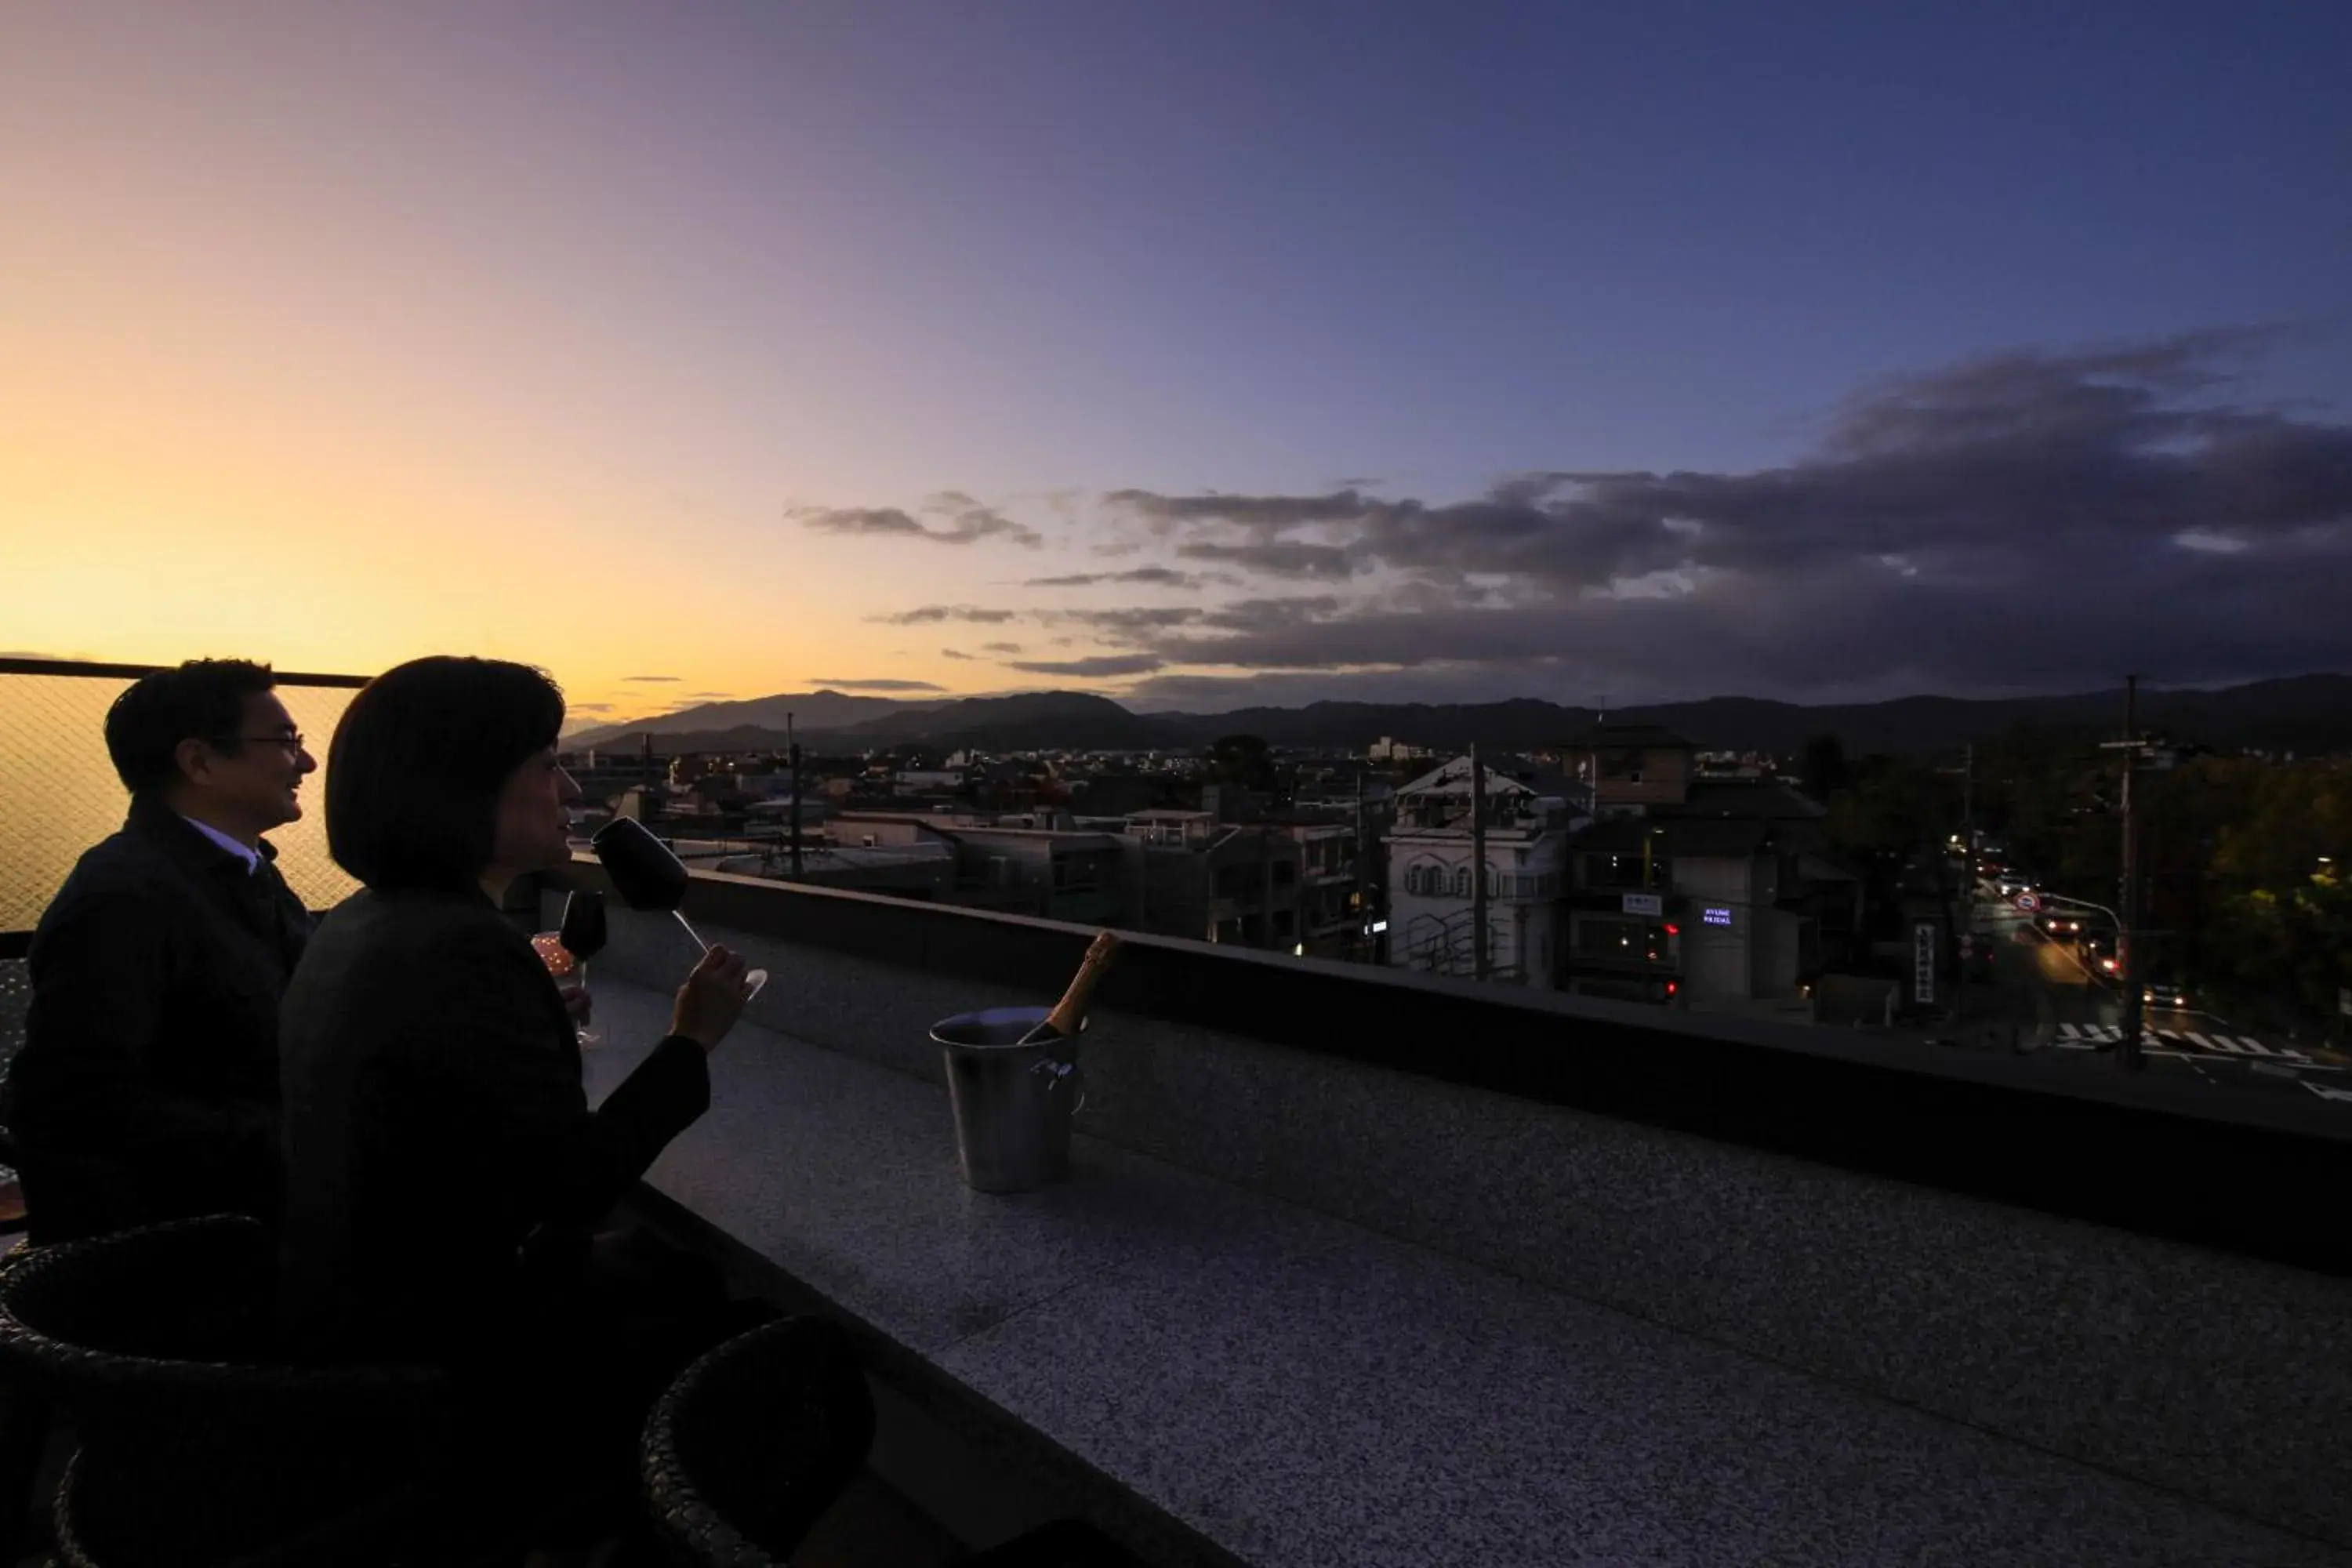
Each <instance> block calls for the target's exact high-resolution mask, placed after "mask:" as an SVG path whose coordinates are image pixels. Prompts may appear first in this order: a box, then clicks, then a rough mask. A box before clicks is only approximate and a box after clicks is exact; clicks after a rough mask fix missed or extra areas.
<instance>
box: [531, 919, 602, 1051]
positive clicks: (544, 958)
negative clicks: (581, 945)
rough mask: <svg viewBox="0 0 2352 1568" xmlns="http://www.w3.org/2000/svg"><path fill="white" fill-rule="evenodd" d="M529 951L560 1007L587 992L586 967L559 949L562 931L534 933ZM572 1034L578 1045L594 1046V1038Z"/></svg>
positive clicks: (584, 1033) (565, 949) (579, 1032)
mask: <svg viewBox="0 0 2352 1568" xmlns="http://www.w3.org/2000/svg"><path fill="white" fill-rule="evenodd" d="M530 949H531V951H532V952H536V953H537V954H539V961H540V963H543V964H545V965H547V974H548V978H549V979H551V980H552V981H554V982H555V992H556V994H557V995H559V996H561V997H562V998H563V1005H564V1006H566V1007H567V1008H568V1007H570V1006H571V1005H572V998H573V997H575V996H577V995H579V994H581V993H582V992H583V991H585V990H586V989H588V966H587V965H586V964H584V963H581V962H580V960H579V959H578V958H577V957H575V956H574V955H573V954H572V950H571V949H570V948H568V947H565V946H564V945H563V933H562V931H538V932H535V933H534V934H533V935H532V937H531V939H530ZM575 1033H576V1034H577V1035H578V1037H579V1040H580V1043H581V1044H582V1045H583V1046H588V1045H593V1044H595V1038H594V1037H593V1036H592V1035H590V1034H589V1032H588V1031H587V1030H585V1029H578V1030H576V1031H575Z"/></svg>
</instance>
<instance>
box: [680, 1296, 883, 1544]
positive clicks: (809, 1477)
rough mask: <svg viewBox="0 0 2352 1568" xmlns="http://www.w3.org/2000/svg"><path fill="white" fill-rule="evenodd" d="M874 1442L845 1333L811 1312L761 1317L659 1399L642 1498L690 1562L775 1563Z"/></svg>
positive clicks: (870, 1412) (868, 1401)
mask: <svg viewBox="0 0 2352 1568" xmlns="http://www.w3.org/2000/svg"><path fill="white" fill-rule="evenodd" d="M873 1441H874V1401H873V1396H872V1395H871V1394H869V1393H868V1392H867V1391H866V1380H865V1377H864V1374H863V1373H860V1372H859V1370H858V1365H857V1358H856V1352H855V1350H854V1349H853V1347H852V1346H851V1344H850V1342H849V1340H848V1337H847V1336H846V1335H845V1334H844V1333H842V1331H840V1330H838V1329H836V1328H835V1327H834V1326H833V1325H832V1324H830V1323H825V1322H821V1321H818V1320H816V1319H814V1318H787V1319H784V1320H782V1321H778V1322H772V1323H766V1324H762V1325H761V1327H759V1328H756V1329H753V1330H751V1331H750V1332H748V1333H744V1334H739V1335H737V1336H736V1337H735V1338H733V1339H731V1340H730V1341H728V1342H726V1343H725V1344H722V1345H720V1346H719V1347H718V1348H717V1349H716V1350H713V1351H711V1352H709V1354H707V1355H705V1356H704V1357H703V1358H702V1359H701V1360H699V1361H698V1362H696V1363H694V1364H693V1365H692V1366H689V1367H688V1368H687V1369H686V1371H684V1372H683V1373H679V1374H678V1377H677V1381H676V1382H674V1383H673V1384H670V1386H669V1389H668V1392H667V1393H666V1394H663V1395H662V1397H661V1399H660V1400H659V1401H658V1402H656V1405H654V1408H653V1413H652V1415H650V1416H649V1417H648V1418H647V1419H646V1434H645V1444H644V1448H643V1452H642V1458H643V1464H644V1472H645V1482H646V1504H647V1506H648V1508H649V1509H650V1510H651V1512H652V1514H653V1518H654V1521H655V1523H656V1526H657V1527H658V1528H659V1529H660V1530H661V1531H662V1533H663V1535H664V1537H665V1538H666V1539H667V1542H668V1544H669V1547H670V1550H671V1551H672V1552H674V1553H675V1554H677V1556H678V1557H680V1558H681V1559H682V1560H684V1561H686V1562H688V1563H709V1564H714V1565H720V1564H723V1565H724V1568H768V1565H769V1564H772V1563H773V1564H782V1563H784V1562H785V1561H787V1560H788V1559H789V1558H790V1557H791V1555H792V1553H793V1548H794V1547H795V1546H797V1545H798V1544H799V1542H800V1541H801V1539H802V1537H803V1536H804V1535H806V1534H807V1533H808V1530H809V1527H810V1526H811V1525H813V1524H814V1523H815V1522H816V1520H817V1516H818V1515H819V1514H821V1513H823V1512H824V1510H826V1509H827V1508H828V1507H830V1506H831V1505H832V1503H833V1500H834V1499H835V1498H836V1497H838V1496H839V1495H840V1494H841V1491H842V1489H844V1488H845V1487H846V1486H847V1485H848V1484H849V1482H850V1481H851V1480H852V1479H854V1478H855V1477H856V1474H857V1472H858V1470H859V1468H861V1467H862V1466H863V1465H864V1464H865V1460H866V1449H867V1447H869V1446H871V1444H872V1443H873Z"/></svg>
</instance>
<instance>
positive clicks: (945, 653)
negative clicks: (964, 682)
mask: <svg viewBox="0 0 2352 1568" xmlns="http://www.w3.org/2000/svg"><path fill="white" fill-rule="evenodd" d="M940 658H955V659H963V660H966V661H969V660H970V659H971V655H970V654H968V653H958V652H957V651H956V650H955V649H953V648H951V647H943V648H941V649H940Z"/></svg>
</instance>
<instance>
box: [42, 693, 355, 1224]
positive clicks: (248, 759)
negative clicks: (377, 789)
mask: <svg viewBox="0 0 2352 1568" xmlns="http://www.w3.org/2000/svg"><path fill="white" fill-rule="evenodd" d="M274 684H275V680H274V678H273V677H272V676H271V674H270V672H269V669H268V667H267V666H266V665H257V664H249V663H247V662H245V661H243V660H238V659H203V660H196V661H193V662H191V663H187V664H183V665H181V666H180V667H179V668H175V669H165V670H158V671H156V672H154V673H153V674H151V675H147V676H145V677H142V679H140V680H138V681H137V682H136V683H134V684H133V685H132V686H131V688H130V689H128V690H126V691H124V692H123V693H122V695H121V697H119V698H117V699H116V700H115V701H114V705H113V707H111V708H110V709H109V710H107V715H106V747H107V751H108V752H109V753H110V755H111V756H112V757H113V759H114V767H115V771H116V772H117V773H120V774H121V778H122V783H123V785H124V787H125V788H127V789H128V790H129V791H130V792H131V811H130V815H129V816H128V817H127V819H126V820H125V821H124V823H123V825H122V828H121V831H120V832H118V833H116V834H114V835H113V836H111V837H108V838H106V839H105V840H103V841H102V842H100V843H99V844H98V845H96V846H94V847H91V848H90V849H89V850H88V851H87V852H86V853H84V854H83V856H82V858H81V860H80V862H79V864H78V865H76V866H75V868H74V870H73V874H72V875H71V876H70V877H68V878H67V879H66V883H65V886H64V887H63V888H61V889H58V896H57V897H56V899H55V900H52V901H51V902H50V904H49V907H48V909H47V910H46V911H45V912H44V913H43V914H42V916H41V921H40V924H39V926H38V928H37V930H36V931H35V932H34V935H33V946H32V953H31V963H30V968H31V972H32V983H33V999H32V1005H31V1008H30V1010H29V1012H28V1013H27V1015H26V1026H25V1046H24V1048H23V1049H22V1050H21V1051H20V1052H19V1053H18V1054H17V1057H16V1060H15V1062H14V1063H12V1064H11V1066H10V1068H9V1073H8V1081H7V1084H6V1086H5V1090H0V1121H5V1123H6V1124H7V1126H8V1127H9V1128H10V1130H11V1131H13V1132H14V1133H15V1135H16V1146H17V1151H18V1156H19V1161H20V1164H21V1167H22V1174H23V1178H24V1184H25V1199H26V1205H27V1207H28V1209H29V1211H30V1219H31V1226H32V1237H33V1239H34V1240H36V1241H39V1242H50V1241H65V1240H70V1239H73V1238H75V1237H85V1236H96V1235H101V1234H103V1233H105V1232H108V1231H112V1230H120V1229H123V1228H125V1227H127V1226H135V1225H144V1224H148V1223H151V1222H152V1221H156V1220H162V1219H170V1218H174V1217H178V1216H181V1215H199V1214H215V1213H234V1214H249V1215H256V1216H257V1217H259V1218H262V1219H264V1220H268V1221H272V1222H274V1221H275V1219H276V1217H277V1215H278V1208H279V1202H280V1198H279V1174H278V1172H279V1160H278V999H279V997H280V996H281V995H282V994H284V992H285V989H286V983H287V980H288V978H289V976H290V975H291V973H293V969H294V963H295V961H296V960H297V959H298V958H299V957H300V956H301V952H302V946H303V943H304V942H306V941H307V940H308V939H309V936H310V916H309V914H307V913H306V912H305V911H304V910H303V908H302V905H301V903H300V901H299V900H297V899H296V898H295V897H294V895H293V893H292V892H291V891H289V889H288V888H287V886H286V883H285V880H284V879H282V878H280V877H279V876H278V870H277V868H276V867H275V866H273V865H272V864H271V861H272V859H273V858H275V856H276V854H277V851H276V850H275V849H273V848H272V847H270V846H269V845H268V843H267V842H265V841H264V840H263V838H262V837H261V836H262V834H264V833H265V832H267V831H268V829H270V828H273V827H277V826H280V825H282V824H285V823H289V822H291V821H293V820H295V819H296V818H297V817H299V816H301V815H302V807H301V805H300V803H299V798H298V792H299V790H300V788H301V784H302V780H303V777H304V776H305V775H306V774H308V773H311V772H312V771H313V770H315V769H316V768H317V767H318V765H319V764H318V763H316V762H315V761H314V760H312V758H311V756H310V752H307V751H305V750H304V749H303V745H302V736H301V735H300V733H299V731H296V729H295V727H294V721H293V719H292V717H291V716H290V715H289V713H288V712H287V711H286V707H285V704H283V703H282V702H280V701H279V700H278V698H277V697H276V695H275V694H274V693H273V691H272V687H273V686H274Z"/></svg>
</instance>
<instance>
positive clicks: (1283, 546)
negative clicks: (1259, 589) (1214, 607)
mask: <svg viewBox="0 0 2352 1568" xmlns="http://www.w3.org/2000/svg"><path fill="white" fill-rule="evenodd" d="M1176 553H1177V554H1179V555H1181V556H1182V557H1183V558H1184V559H1185V560H1187V561H1215V562H1221V563H1226V564H1230V565H1234V566H1239V567H1241V568H1243V569H1244V570H1245V571H1250V572H1262V573H1264V574H1266V575H1267V576H1269V577H1350V576H1353V575H1354V574H1357V573H1359V572H1361V571H1363V570H1365V569H1366V568H1367V567H1368V566H1370V564H1371V563H1370V562H1369V561H1368V560H1366V559H1365V558H1364V557H1363V556H1361V555H1360V554H1356V553H1353V552H1349V551H1348V550H1345V549H1342V548H1341V547H1339V546H1338V545H1335V544H1310V543H1302V542H1298V541H1296V540H1269V541H1266V542H1262V543H1245V542H1244V543H1234V542H1225V541H1222V540H1202V541H1198V542H1193V543H1191V544H1180V545H1178V546H1177V547H1176Z"/></svg>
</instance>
